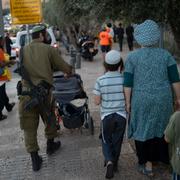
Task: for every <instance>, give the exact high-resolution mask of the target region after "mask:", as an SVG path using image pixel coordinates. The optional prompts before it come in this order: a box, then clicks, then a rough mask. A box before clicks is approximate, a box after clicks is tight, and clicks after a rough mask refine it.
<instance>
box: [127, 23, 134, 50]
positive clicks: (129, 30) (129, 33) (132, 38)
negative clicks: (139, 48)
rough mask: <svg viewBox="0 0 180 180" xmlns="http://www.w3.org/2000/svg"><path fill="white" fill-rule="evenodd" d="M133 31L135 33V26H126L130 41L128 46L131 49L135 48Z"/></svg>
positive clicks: (128, 40)
mask: <svg viewBox="0 0 180 180" xmlns="http://www.w3.org/2000/svg"><path fill="white" fill-rule="evenodd" d="M133 33H134V28H133V26H131V24H130V25H129V26H127V28H126V35H127V43H128V47H129V50H130V51H132V50H133V40H134V37H133Z"/></svg>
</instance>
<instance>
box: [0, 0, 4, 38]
mask: <svg viewBox="0 0 180 180" xmlns="http://www.w3.org/2000/svg"><path fill="white" fill-rule="evenodd" d="M0 35H2V36H4V21H3V10H2V0H0Z"/></svg>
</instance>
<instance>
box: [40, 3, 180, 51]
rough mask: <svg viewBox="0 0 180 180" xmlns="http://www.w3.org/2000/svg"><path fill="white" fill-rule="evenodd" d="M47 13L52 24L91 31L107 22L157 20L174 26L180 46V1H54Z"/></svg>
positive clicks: (45, 7) (45, 14)
mask: <svg viewBox="0 0 180 180" xmlns="http://www.w3.org/2000/svg"><path fill="white" fill-rule="evenodd" d="M43 12H44V17H45V20H46V21H47V22H48V23H50V24H53V25H58V26H61V27H64V26H68V25H72V24H79V25H80V26H86V27H87V28H90V29H92V27H94V26H96V25H100V24H102V23H103V22H104V21H105V20H118V19H120V20H123V21H125V22H127V23H129V22H133V23H140V22H143V21H144V20H145V19H153V20H155V21H156V22H165V23H168V24H170V26H171V28H172V30H173V34H174V36H175V39H176V42H177V43H179V44H180V18H179V17H180V0H86V1H85V0H50V1H48V2H47V3H46V4H45V6H44V8H43ZM179 48H180V45H179Z"/></svg>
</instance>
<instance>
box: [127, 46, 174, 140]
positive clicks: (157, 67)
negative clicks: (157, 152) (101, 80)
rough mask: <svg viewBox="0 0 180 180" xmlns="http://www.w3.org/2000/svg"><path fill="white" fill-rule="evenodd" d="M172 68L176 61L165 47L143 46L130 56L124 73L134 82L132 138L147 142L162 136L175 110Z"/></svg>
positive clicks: (131, 116)
mask: <svg viewBox="0 0 180 180" xmlns="http://www.w3.org/2000/svg"><path fill="white" fill-rule="evenodd" d="M172 67H176V62H175V60H174V58H173V57H172V56H171V55H170V54H169V53H168V52H167V51H166V50H164V49H160V48H153V47H151V48H150V47H148V48H141V49H138V50H136V51H133V52H132V53H130V54H129V55H128V57H127V59H126V63H125V74H130V75H131V77H132V82H133V84H132V98H131V115H130V124H129V130H128V134H129V137H130V138H133V139H135V140H138V141H146V140H149V139H153V138H155V137H159V138H161V137H163V133H164V130H165V128H166V125H167V124H168V121H169V118H170V116H171V114H172V112H173V98H172V89H171V82H170V78H169V72H170V71H171V69H173V68H172ZM171 74H172V73H171ZM125 81H127V79H126V80H125ZM124 83H125V85H124V86H126V82H124ZM126 87H127V86H126Z"/></svg>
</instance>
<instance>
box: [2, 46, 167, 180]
mask: <svg viewBox="0 0 180 180" xmlns="http://www.w3.org/2000/svg"><path fill="white" fill-rule="evenodd" d="M114 48H115V49H117V44H116V46H115V47H114ZM62 55H63V57H64V59H65V60H66V61H69V59H70V57H69V56H66V55H65V53H64V50H63V49H62ZM126 55H127V48H125V49H124V51H123V52H122V56H123V58H125V57H126ZM103 71H104V69H103V66H102V60H101V53H100V52H99V53H98V55H97V56H96V57H95V58H94V61H93V62H88V61H84V60H82V64H81V69H77V70H76V72H77V73H79V74H80V75H81V78H82V80H83V82H84V89H85V91H86V92H87V95H88V97H89V108H90V111H91V115H92V117H93V119H94V122H95V135H94V136H91V135H89V134H88V132H87V130H83V134H82V135H81V134H80V132H79V131H78V130H75V131H73V132H70V131H69V130H67V129H64V128H63V129H62V131H61V133H62V134H61V135H60V139H61V141H62V148H61V149H60V150H59V151H58V152H57V153H56V154H55V155H53V156H50V157H48V156H47V155H46V139H45V138H44V128H43V124H42V122H40V127H39V130H38V140H39V145H40V154H41V155H42V156H43V166H42V169H41V170H40V171H39V172H36V173H34V172H33V171H32V168H31V161H30V156H29V154H27V153H26V150H25V148H24V139H23V132H22V131H21V130H20V128H19V119H18V105H16V106H15V108H14V110H13V112H11V113H8V119H7V120H5V121H2V122H0V180H41V179H42V180H104V179H105V178H104V175H105V170H106V169H105V168H104V167H103V156H102V152H101V142H100V140H99V139H98V134H99V126H100V116H99V107H98V106H95V105H94V104H93V98H92V96H93V94H92V90H93V87H94V83H95V80H96V78H97V77H98V76H100V75H102V73H103ZM18 79H19V77H18V76H17V75H14V76H13V79H12V81H11V82H9V83H7V90H8V94H9V95H10V99H11V100H12V101H15V102H18V99H17V96H16V83H17V81H18ZM4 113H7V112H6V111H5V112H4ZM136 162H137V159H136V155H135V151H134V148H133V143H132V142H131V141H130V140H124V143H123V146H122V153H121V157H120V162H119V173H117V174H115V177H114V178H113V179H114V180H148V179H149V178H147V177H146V176H144V175H141V174H139V173H138V172H137V170H136ZM155 174H156V175H155V177H154V178H152V179H154V180H170V174H169V172H168V170H167V167H165V166H163V165H160V166H158V167H157V168H156V169H155Z"/></svg>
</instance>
